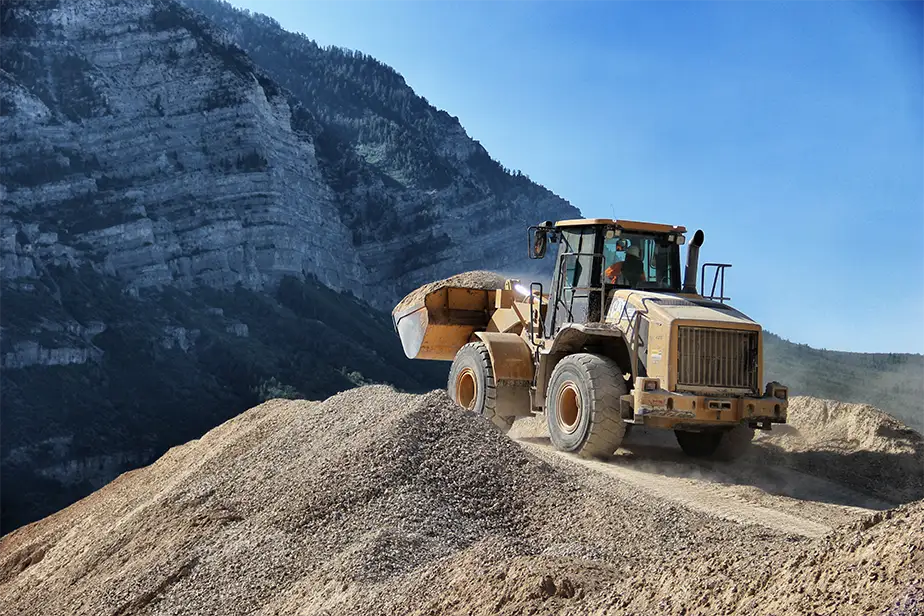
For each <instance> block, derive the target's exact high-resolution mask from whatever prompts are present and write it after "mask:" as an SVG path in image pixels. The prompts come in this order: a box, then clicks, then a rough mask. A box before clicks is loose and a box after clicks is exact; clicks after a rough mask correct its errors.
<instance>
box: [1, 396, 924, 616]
mask: <svg viewBox="0 0 924 616" xmlns="http://www.w3.org/2000/svg"><path fill="white" fill-rule="evenodd" d="M510 436H511V437H512V438H508V437H506V436H504V435H502V434H500V432H498V431H497V430H496V429H495V428H494V427H493V426H492V425H490V424H488V423H487V422H486V421H484V420H483V419H481V418H479V417H475V416H473V415H471V414H468V413H465V412H463V411H462V410H460V409H458V408H457V407H455V406H453V405H452V404H451V403H450V401H449V400H448V399H447V397H446V396H445V394H444V393H443V392H432V393H430V394H426V395H422V396H415V395H410V394H402V393H398V392H396V391H394V390H393V389H391V388H388V387H384V386H372V387H363V388H358V389H355V390H351V391H348V392H344V393H342V394H339V395H337V396H335V397H333V398H330V399H328V400H326V401H324V402H307V401H283V400H274V401H271V402H268V403H266V404H263V405H261V406H259V407H256V408H254V409H252V410H250V411H248V412H247V413H244V414H243V415H241V416H239V417H237V418H235V419H233V420H231V421H229V422H227V423H225V424H223V425H222V426H219V427H218V428H215V429H214V430H212V431H211V432H209V433H208V434H206V435H205V436H204V437H203V438H202V439H199V440H197V441H192V442H190V443H188V444H186V445H183V446H181V447H177V448H174V449H172V450H170V451H169V452H168V453H167V454H166V455H164V456H163V457H162V458H161V459H160V460H158V461H157V462H156V463H155V464H153V465H151V466H149V467H146V468H143V469H139V470H137V471H133V472H131V473H126V474H125V475H122V476H121V477H119V478H118V479H117V480H116V481H114V482H112V483H111V484H109V485H108V486H106V487H104V488H103V489H101V490H99V491H98V492H96V493H94V494H92V495H91V496H89V497H87V498H86V499H84V500H82V501H80V502H78V503H76V504H74V505H72V506H71V507H69V508H67V509H65V510H63V511H61V512H59V513H57V514H55V515H53V516H50V517H49V518H46V519H44V520H41V521H39V522H37V523H35V524H32V525H29V526H27V527H24V528H22V529H19V530H17V531H15V532H14V533H12V534H10V535H8V536H6V537H4V538H3V539H2V540H0V613H2V614H47V615H56V614H61V615H65V614H67V615H71V614H105V615H110V614H111V615H121V614H331V615H333V614H778V615H782V614H799V613H805V614H894V615H899V614H917V613H921V610H922V609H924V586H922V585H924V530H922V529H924V502H922V500H921V499H922V498H924V477H922V472H924V447H922V440H921V437H920V435H918V434H917V433H916V432H914V431H912V430H909V429H907V428H905V427H904V426H902V425H901V424H899V423H898V422H896V421H895V420H893V419H892V418H890V417H889V416H887V415H885V414H882V413H880V412H878V411H876V410H875V409H873V408H872V407H867V406H862V405H845V404H840V403H835V402H830V401H824V400H817V399H813V398H794V399H793V401H792V404H791V407H790V424H789V425H788V426H786V427H784V428H783V429H782V430H778V431H776V430H775V431H774V432H771V433H761V434H760V436H759V437H758V439H757V442H756V444H755V447H754V448H753V451H752V452H751V453H750V454H749V455H748V456H747V458H745V459H744V460H742V461H739V462H737V463H720V462H708V461H695V460H691V459H689V458H686V457H684V456H683V454H682V453H681V452H680V450H679V448H678V447H677V446H676V444H675V443H674V442H673V436H672V435H671V434H664V433H658V432H656V431H646V430H644V429H641V430H637V429H633V431H632V433H631V434H630V435H629V437H628V439H627V441H626V443H625V446H624V447H623V448H621V449H620V450H619V451H618V452H617V453H616V455H615V456H614V457H613V459H612V460H609V461H606V462H604V461H598V460H584V459H580V458H577V457H575V456H571V455H567V454H562V453H559V452H556V451H554V450H553V449H552V448H551V447H550V446H549V445H548V438H547V436H546V434H545V429H544V425H543V418H542V417H537V418H533V419H527V420H521V421H519V422H517V424H516V425H515V426H514V428H513V430H512V431H511V435H510Z"/></svg>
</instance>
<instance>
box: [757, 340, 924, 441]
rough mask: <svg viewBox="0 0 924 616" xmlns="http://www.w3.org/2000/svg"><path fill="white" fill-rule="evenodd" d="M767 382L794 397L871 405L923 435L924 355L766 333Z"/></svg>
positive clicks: (765, 360)
mask: <svg viewBox="0 0 924 616" xmlns="http://www.w3.org/2000/svg"><path fill="white" fill-rule="evenodd" d="M764 362H765V364H766V366H767V375H766V378H767V379H768V380H776V381H779V382H781V383H784V384H786V385H788V386H789V388H790V391H791V392H792V393H793V394H794V395H811V396H816V397H819V398H830V399H833V400H841V401H843V402H863V403H866V404H872V405H874V406H876V407H878V408H880V409H882V410H884V411H886V412H887V413H890V414H891V415H893V416H895V417H897V418H899V419H900V420H902V421H903V422H904V423H906V424H907V425H909V426H911V427H912V428H914V429H916V430H917V431H918V432H921V433H924V356H922V355H917V354H911V353H849V352H844V351H827V350H824V349H814V348H812V347H810V346H808V345H805V344H795V343H792V342H790V341H788V340H785V339H783V338H780V337H779V336H776V335H774V334H771V333H769V332H767V333H765V335H764Z"/></svg>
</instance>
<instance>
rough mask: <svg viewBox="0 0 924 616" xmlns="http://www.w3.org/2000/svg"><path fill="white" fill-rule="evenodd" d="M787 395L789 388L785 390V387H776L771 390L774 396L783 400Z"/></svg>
mask: <svg viewBox="0 0 924 616" xmlns="http://www.w3.org/2000/svg"><path fill="white" fill-rule="evenodd" d="M788 395H789V390H787V389H786V388H785V387H777V388H775V389H774V390H773V397H774V398H779V399H780V400H785V399H786V397H787V396H788Z"/></svg>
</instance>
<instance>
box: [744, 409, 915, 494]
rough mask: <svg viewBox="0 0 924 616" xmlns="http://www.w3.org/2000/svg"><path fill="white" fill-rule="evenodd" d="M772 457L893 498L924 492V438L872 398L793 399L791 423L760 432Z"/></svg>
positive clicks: (767, 456)
mask: <svg viewBox="0 0 924 616" xmlns="http://www.w3.org/2000/svg"><path fill="white" fill-rule="evenodd" d="M756 442H757V443H758V444H759V445H760V446H761V447H760V449H759V452H760V453H761V454H762V457H763V459H764V460H765V461H766V462H767V463H775V464H785V465H787V466H791V467H793V468H796V469H798V470H801V471H804V472H807V473H810V474H812V475H815V476H823V477H825V478H828V479H831V480H833V481H837V482H839V483H842V484H846V485H849V486H852V487H854V488H856V489H859V490H862V491H864V492H866V493H868V494H873V495H876V496H878V497H880V498H884V499H886V500H888V501H891V502H893V503H896V504H898V503H907V502H910V501H913V500H919V499H922V498H924V439H922V438H921V435H920V434H919V433H917V432H916V431H914V430H912V429H911V428H909V427H908V426H906V425H904V424H902V423H901V422H899V421H898V420H897V419H895V418H894V417H892V416H891V415H888V414H886V413H883V412H882V411H880V410H879V409H877V408H875V407H872V406H869V405H867V404H848V403H844V402H835V401H834V400H823V399H820V398H811V397H808V396H796V397H794V398H792V400H790V403H789V414H788V423H787V425H785V426H774V428H773V430H771V431H770V432H759V433H758V437H757V440H756Z"/></svg>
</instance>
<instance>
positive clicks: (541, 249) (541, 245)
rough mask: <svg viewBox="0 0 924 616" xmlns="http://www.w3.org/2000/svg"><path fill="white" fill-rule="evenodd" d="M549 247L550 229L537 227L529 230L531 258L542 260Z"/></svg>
mask: <svg viewBox="0 0 924 616" xmlns="http://www.w3.org/2000/svg"><path fill="white" fill-rule="evenodd" d="M548 247H549V228H548V227H546V226H544V225H543V226H535V227H530V228H529V258H530V259H541V258H543V257H544V256H545V252H546V250H548Z"/></svg>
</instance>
